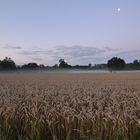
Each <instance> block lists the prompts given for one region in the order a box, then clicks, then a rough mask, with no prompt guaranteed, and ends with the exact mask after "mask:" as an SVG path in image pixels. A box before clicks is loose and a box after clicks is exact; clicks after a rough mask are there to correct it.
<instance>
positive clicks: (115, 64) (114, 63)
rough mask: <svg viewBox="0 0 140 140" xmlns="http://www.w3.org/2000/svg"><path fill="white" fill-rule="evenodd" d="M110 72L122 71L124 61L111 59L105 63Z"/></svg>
mask: <svg viewBox="0 0 140 140" xmlns="http://www.w3.org/2000/svg"><path fill="white" fill-rule="evenodd" d="M107 66H108V68H109V69H110V70H122V69H124V67H125V61H124V60H123V59H121V58H117V57H113V58H111V59H110V60H108V62H107Z"/></svg>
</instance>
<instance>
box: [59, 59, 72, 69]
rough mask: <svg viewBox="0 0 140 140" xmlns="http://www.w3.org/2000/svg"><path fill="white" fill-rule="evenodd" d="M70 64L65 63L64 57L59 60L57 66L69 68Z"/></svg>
mask: <svg viewBox="0 0 140 140" xmlns="http://www.w3.org/2000/svg"><path fill="white" fill-rule="evenodd" d="M71 67H72V66H71V65H69V64H67V62H65V60H64V59H60V60H59V68H71Z"/></svg>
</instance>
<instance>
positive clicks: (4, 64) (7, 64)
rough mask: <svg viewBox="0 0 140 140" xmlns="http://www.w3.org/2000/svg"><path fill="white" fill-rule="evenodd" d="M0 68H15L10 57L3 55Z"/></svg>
mask: <svg viewBox="0 0 140 140" xmlns="http://www.w3.org/2000/svg"><path fill="white" fill-rule="evenodd" d="M0 69H1V70H13V69H16V64H15V62H14V61H13V60H12V59H11V58H9V57H5V58H4V59H3V60H2V61H0Z"/></svg>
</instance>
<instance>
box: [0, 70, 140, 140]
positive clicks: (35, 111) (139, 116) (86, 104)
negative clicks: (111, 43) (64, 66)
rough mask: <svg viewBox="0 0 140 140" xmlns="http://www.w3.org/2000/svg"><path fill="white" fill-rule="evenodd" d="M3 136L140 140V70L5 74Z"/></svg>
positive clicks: (0, 87)
mask: <svg viewBox="0 0 140 140" xmlns="http://www.w3.org/2000/svg"><path fill="white" fill-rule="evenodd" d="M0 138H1V139H2V140H139V138H140V73H139V72H133V73H131V72H129V73H108V72H107V73H85V74H84V73H82V74H81V73H41V72H40V73H34V72H32V73H31V72H30V73H28V72H27V73H18V74H17V73H13V74H10V73H9V74H8V73H1V74H0Z"/></svg>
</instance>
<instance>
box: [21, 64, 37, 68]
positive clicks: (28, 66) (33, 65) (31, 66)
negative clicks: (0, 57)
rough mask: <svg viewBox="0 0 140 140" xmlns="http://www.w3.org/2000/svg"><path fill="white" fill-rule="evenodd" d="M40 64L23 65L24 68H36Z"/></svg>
mask: <svg viewBox="0 0 140 140" xmlns="http://www.w3.org/2000/svg"><path fill="white" fill-rule="evenodd" d="M38 67H39V66H38V65H37V64H36V63H28V64H24V65H23V66H22V69H36V68H38Z"/></svg>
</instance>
